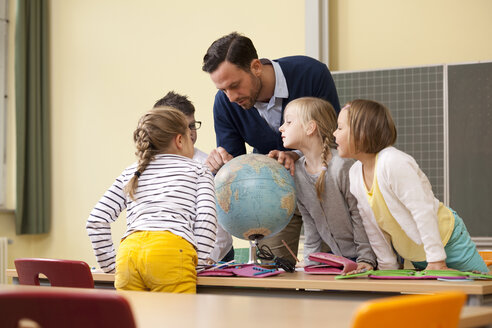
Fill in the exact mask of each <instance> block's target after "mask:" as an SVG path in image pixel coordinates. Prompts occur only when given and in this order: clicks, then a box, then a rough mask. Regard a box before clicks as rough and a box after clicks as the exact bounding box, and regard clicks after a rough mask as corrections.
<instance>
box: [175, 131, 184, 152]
mask: <svg viewBox="0 0 492 328" xmlns="http://www.w3.org/2000/svg"><path fill="white" fill-rule="evenodd" d="M174 144H175V146H176V148H177V149H178V150H181V149H183V135H182V134H179V133H178V134H177V135H176V137H174Z"/></svg>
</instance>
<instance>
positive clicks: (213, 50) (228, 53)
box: [202, 32, 258, 73]
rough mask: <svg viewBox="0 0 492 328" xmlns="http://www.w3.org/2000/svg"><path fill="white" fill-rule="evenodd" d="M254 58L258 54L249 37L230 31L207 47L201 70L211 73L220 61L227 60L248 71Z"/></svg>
mask: <svg viewBox="0 0 492 328" xmlns="http://www.w3.org/2000/svg"><path fill="white" fill-rule="evenodd" d="M254 59H258V54H257V53H256V49H255V46H254V45H253V42H252V41H251V39H249V38H248V37H245V36H244V35H241V34H239V33H237V32H232V33H231V34H228V35H225V36H223V37H221V38H220V39H218V40H215V41H214V42H213V43H212V45H211V46H210V47H209V48H208V50H207V53H206V54H205V56H204V57H203V66H202V70H203V71H205V72H207V73H213V72H214V71H215V70H216V69H217V67H219V65H220V64H221V63H222V62H224V61H228V62H230V63H231V64H234V65H236V66H238V67H239V68H242V69H243V70H245V71H246V72H249V71H250V65H251V62H252V61H253V60H254Z"/></svg>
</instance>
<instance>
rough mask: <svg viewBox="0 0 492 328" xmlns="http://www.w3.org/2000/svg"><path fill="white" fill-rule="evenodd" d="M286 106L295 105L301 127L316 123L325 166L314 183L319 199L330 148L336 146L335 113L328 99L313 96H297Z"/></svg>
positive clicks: (322, 189) (323, 185)
mask: <svg viewBox="0 0 492 328" xmlns="http://www.w3.org/2000/svg"><path fill="white" fill-rule="evenodd" d="M288 106H289V107H290V106H295V109H296V113H297V117H298V119H299V122H300V123H301V126H302V127H303V128H306V127H307V125H308V124H309V122H311V121H313V122H314V123H316V131H317V133H318V136H319V138H320V139H321V141H322V143H323V151H322V153H321V160H322V162H323V165H324V168H325V169H323V170H322V171H321V173H320V175H319V177H318V180H316V185H315V187H316V193H317V195H318V199H319V200H321V195H322V194H323V191H324V189H325V174H326V168H327V167H328V158H329V156H330V153H331V148H335V147H336V143H335V137H334V136H333V132H334V131H335V129H336V127H337V114H336V112H335V109H334V108H333V106H332V105H331V104H330V103H329V102H328V101H326V100H324V99H321V98H315V97H302V98H297V99H295V100H293V101H291V102H290V103H289V105H288Z"/></svg>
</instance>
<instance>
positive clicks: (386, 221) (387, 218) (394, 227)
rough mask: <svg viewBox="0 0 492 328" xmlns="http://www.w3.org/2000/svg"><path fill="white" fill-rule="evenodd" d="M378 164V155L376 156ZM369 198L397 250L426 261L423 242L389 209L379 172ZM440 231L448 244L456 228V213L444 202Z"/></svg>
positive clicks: (414, 258)
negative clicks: (411, 236) (379, 181)
mask: <svg viewBox="0 0 492 328" xmlns="http://www.w3.org/2000/svg"><path fill="white" fill-rule="evenodd" d="M376 165H377V157H376ZM366 194H367V200H368V201H369V206H371V209H372V211H373V213H374V218H375V219H376V222H377V223H378V225H379V228H380V229H381V230H382V231H383V233H384V234H385V236H386V237H387V238H388V239H389V240H390V241H391V243H392V245H393V247H394V249H395V250H396V252H397V253H398V254H399V255H400V256H401V257H403V258H404V259H407V260H410V261H415V262H420V261H425V260H426V256H425V251H424V245H423V244H420V245H418V244H416V243H415V242H414V241H413V240H412V239H410V238H409V237H408V235H407V234H406V233H405V231H403V229H402V228H401V226H400V225H399V224H398V222H397V221H396V220H395V218H394V217H393V215H391V212H390V211H389V209H388V206H387V205H386V202H385V200H384V198H383V195H382V194H381V190H379V186H378V181H377V174H376V172H375V173H374V180H373V183H372V187H371V190H367V186H366ZM437 219H438V226H439V232H440V234H441V241H442V244H443V245H444V246H446V244H447V242H448V240H449V238H450V237H451V234H452V233H453V229H454V215H453V213H452V212H451V210H450V209H449V208H447V207H446V206H444V204H443V203H439V209H438V212H437Z"/></svg>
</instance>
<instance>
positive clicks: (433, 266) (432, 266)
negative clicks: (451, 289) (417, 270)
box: [425, 261, 452, 270]
mask: <svg viewBox="0 0 492 328" xmlns="http://www.w3.org/2000/svg"><path fill="white" fill-rule="evenodd" d="M425 270H452V269H450V268H448V266H447V265H446V261H438V262H429V263H427V267H426V268H425Z"/></svg>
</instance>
